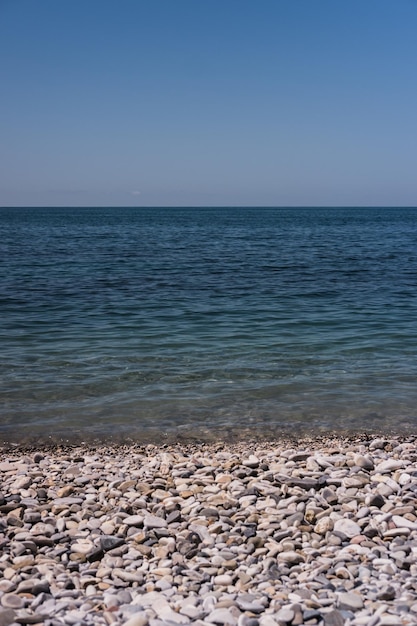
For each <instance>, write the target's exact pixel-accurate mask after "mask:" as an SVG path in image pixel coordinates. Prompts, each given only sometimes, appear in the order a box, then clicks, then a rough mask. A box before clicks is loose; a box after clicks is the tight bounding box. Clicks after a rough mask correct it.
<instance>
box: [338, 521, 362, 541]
mask: <svg viewBox="0 0 417 626" xmlns="http://www.w3.org/2000/svg"><path fill="white" fill-rule="evenodd" d="M334 530H335V531H336V532H339V533H342V534H343V535H345V536H346V537H348V538H350V539H351V538H352V537H355V536H356V535H360V533H361V527H360V526H359V524H357V523H356V522H354V521H353V520H351V519H346V518H342V519H338V520H336V522H335V524H334Z"/></svg>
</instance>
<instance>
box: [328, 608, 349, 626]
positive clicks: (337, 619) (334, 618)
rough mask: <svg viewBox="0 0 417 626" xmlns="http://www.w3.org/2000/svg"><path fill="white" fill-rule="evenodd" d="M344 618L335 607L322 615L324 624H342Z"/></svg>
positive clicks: (331, 625)
mask: <svg viewBox="0 0 417 626" xmlns="http://www.w3.org/2000/svg"><path fill="white" fill-rule="evenodd" d="M344 624H345V618H344V617H343V615H342V614H341V612H340V611H338V610H337V609H333V611H330V612H329V613H325V615H324V626H344Z"/></svg>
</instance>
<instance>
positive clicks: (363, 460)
mask: <svg viewBox="0 0 417 626" xmlns="http://www.w3.org/2000/svg"><path fill="white" fill-rule="evenodd" d="M353 460H354V463H355V465H357V466H358V467H361V468H362V469H365V470H369V471H371V470H373V469H374V467H375V465H374V462H373V460H372V459H371V458H370V457H369V456H363V455H362V454H355V456H354V457H353Z"/></svg>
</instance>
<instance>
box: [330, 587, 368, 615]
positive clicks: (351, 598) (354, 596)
mask: <svg viewBox="0 0 417 626" xmlns="http://www.w3.org/2000/svg"><path fill="white" fill-rule="evenodd" d="M336 595H337V605H338V608H339V609H341V610H343V609H344V610H347V611H359V609H362V608H363V599H362V596H360V595H359V594H358V593H355V592H349V591H348V592H339V593H337V594H336Z"/></svg>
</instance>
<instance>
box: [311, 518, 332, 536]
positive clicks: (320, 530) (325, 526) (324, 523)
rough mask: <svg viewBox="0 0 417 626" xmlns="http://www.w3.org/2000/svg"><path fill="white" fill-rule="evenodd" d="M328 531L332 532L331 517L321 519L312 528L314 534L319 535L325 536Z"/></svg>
mask: <svg viewBox="0 0 417 626" xmlns="http://www.w3.org/2000/svg"><path fill="white" fill-rule="evenodd" d="M329 530H333V520H332V518H331V517H322V518H321V519H319V521H318V522H317V524H316V525H315V526H314V532H315V533H317V534H319V535H325V534H326V533H327V531H329Z"/></svg>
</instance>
